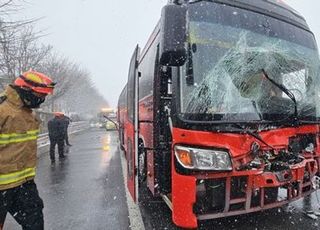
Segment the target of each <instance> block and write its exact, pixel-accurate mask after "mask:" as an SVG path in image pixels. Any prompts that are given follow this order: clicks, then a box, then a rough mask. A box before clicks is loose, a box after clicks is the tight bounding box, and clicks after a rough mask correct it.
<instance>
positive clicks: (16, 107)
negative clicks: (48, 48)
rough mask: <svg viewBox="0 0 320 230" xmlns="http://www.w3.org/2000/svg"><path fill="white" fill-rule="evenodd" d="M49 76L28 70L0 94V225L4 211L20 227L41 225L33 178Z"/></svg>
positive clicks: (27, 229)
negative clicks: (38, 112)
mask: <svg viewBox="0 0 320 230" xmlns="http://www.w3.org/2000/svg"><path fill="white" fill-rule="evenodd" d="M54 85H55V84H54V83H53V82H52V80H51V79H50V78H49V77H48V76H46V75H44V74H42V73H39V72H36V71H33V70H30V71H27V72H25V73H23V74H21V75H20V76H19V77H18V78H17V79H16V80H15V81H14V83H13V84H11V85H8V86H7V87H6V89H5V91H4V92H3V93H2V94H1V96H0V221H1V223H0V229H1V228H2V226H3V224H4V220H5V217H6V214H7V212H9V213H10V214H11V215H12V216H13V218H14V219H15V220H16V221H17V222H18V223H19V224H20V225H21V226H22V228H23V229H24V230H31V229H32V230H38V229H43V212H42V209H43V202H42V199H41V198H40V196H39V193H38V190H37V186H36V184H35V182H34V177H35V170H36V161H37V137H38V134H39V120H38V119H37V118H36V117H35V115H34V114H33V112H32V109H34V108H39V106H40V104H41V103H43V102H44V101H45V98H46V96H47V95H48V94H51V93H52V92H53V88H54Z"/></svg>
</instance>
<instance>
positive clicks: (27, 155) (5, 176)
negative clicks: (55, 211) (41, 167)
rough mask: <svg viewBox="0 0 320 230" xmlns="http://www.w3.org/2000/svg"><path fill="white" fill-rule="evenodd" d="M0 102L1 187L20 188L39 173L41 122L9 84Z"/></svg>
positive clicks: (2, 188)
mask: <svg viewBox="0 0 320 230" xmlns="http://www.w3.org/2000/svg"><path fill="white" fill-rule="evenodd" d="M4 95H5V96H6V99H5V100H4V101H3V102H2V103H1V104H0V190H5V189H9V188H14V187H17V186H19V185H21V184H23V183H24V182H26V181H27V180H31V179H33V178H34V176H35V167H36V160H37V137H38V134H39V122H38V120H37V119H36V117H35V116H34V115H33V114H32V110H31V109H28V108H25V107H23V103H22V101H21V99H20V97H19V95H18V94H17V92H16V91H15V90H14V89H13V88H12V87H11V86H8V87H7V88H6V90H5V92H4Z"/></svg>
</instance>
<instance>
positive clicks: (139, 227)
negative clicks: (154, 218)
mask: <svg viewBox="0 0 320 230" xmlns="http://www.w3.org/2000/svg"><path fill="white" fill-rule="evenodd" d="M119 154H120V159H121V167H122V175H123V182H124V187H125V190H126V198H127V205H128V211H129V220H130V229H132V230H145V227H144V224H143V221H142V217H141V212H140V209H139V206H138V205H137V204H136V203H134V201H133V199H132V197H131V195H130V193H129V191H128V188H127V164H126V159H125V158H124V152H123V151H121V150H119Z"/></svg>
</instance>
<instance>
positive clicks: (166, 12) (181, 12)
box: [160, 5, 187, 66]
mask: <svg viewBox="0 0 320 230" xmlns="http://www.w3.org/2000/svg"><path fill="white" fill-rule="evenodd" d="M186 17H187V7H186V6H184V5H166V6H164V7H163V9H162V13H161V26H160V64H161V65H167V66H182V65H183V64H184V63H185V61H186V59H187V51H186V47H185V42H186V38H187V20H186Z"/></svg>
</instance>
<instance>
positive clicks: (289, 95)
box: [262, 69, 299, 124]
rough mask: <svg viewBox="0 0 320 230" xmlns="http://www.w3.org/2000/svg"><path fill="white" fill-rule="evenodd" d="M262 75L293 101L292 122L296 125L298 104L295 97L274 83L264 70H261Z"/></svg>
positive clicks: (282, 86)
mask: <svg viewBox="0 0 320 230" xmlns="http://www.w3.org/2000/svg"><path fill="white" fill-rule="evenodd" d="M262 73H263V74H264V76H265V77H266V78H267V79H268V80H269V81H270V82H271V83H272V84H274V85H275V86H277V87H278V88H279V89H280V90H281V91H282V92H284V93H285V94H287V96H288V97H289V98H290V99H291V100H292V101H293V103H294V121H295V124H297V121H298V118H299V117H298V104H297V100H296V97H295V96H294V94H293V93H292V92H290V90H288V89H287V88H286V87H285V86H284V85H282V84H279V83H277V82H276V81H274V80H273V79H271V78H270V77H269V76H268V74H267V73H266V71H265V70H264V69H262Z"/></svg>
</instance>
